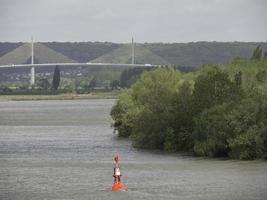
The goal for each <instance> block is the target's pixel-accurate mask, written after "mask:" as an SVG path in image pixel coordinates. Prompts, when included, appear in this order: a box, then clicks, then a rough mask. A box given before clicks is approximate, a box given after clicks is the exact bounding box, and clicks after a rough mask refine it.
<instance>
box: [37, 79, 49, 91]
mask: <svg viewBox="0 0 267 200" xmlns="http://www.w3.org/2000/svg"><path fill="white" fill-rule="evenodd" d="M37 86H38V87H40V88H41V89H43V90H47V89H48V88H49V87H50V83H49V81H48V80H47V79H46V78H42V79H39V80H38V81H37Z"/></svg>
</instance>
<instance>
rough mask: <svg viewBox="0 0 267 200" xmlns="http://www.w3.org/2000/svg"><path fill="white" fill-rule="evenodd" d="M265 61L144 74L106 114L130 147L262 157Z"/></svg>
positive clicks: (266, 131) (266, 117) (266, 141)
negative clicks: (108, 113)
mask: <svg viewBox="0 0 267 200" xmlns="http://www.w3.org/2000/svg"><path fill="white" fill-rule="evenodd" d="M266 70H267V59H266V58H262V59H260V58H257V59H255V58H254V57H253V58H252V59H251V60H246V59H235V60H233V62H232V63H230V64H227V65H221V66H216V65H205V66H203V67H202V68H200V69H199V70H198V71H196V72H194V73H187V74H184V73H181V72H180V71H178V70H175V69H172V68H164V69H163V68H161V69H155V70H151V71H145V72H144V73H143V74H142V75H141V77H140V79H139V80H138V81H137V82H136V83H135V84H134V85H133V86H132V87H131V88H130V89H128V90H127V91H125V92H124V93H123V94H121V95H120V97H119V99H118V101H117V103H116V104H115V105H114V106H113V108H112V110H111V116H112V118H113V120H114V123H113V126H114V129H115V130H116V131H117V132H118V135H119V136H121V137H130V139H131V140H132V142H133V145H134V146H135V147H139V148H151V149H161V150H164V151H169V152H176V151H190V152H193V153H194V154H195V155H198V156H208V157H230V158H234V159H257V158H266V159H267V76H266Z"/></svg>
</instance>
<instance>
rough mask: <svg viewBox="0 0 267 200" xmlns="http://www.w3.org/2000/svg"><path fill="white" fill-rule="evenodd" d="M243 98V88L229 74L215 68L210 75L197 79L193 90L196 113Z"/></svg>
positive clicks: (202, 75) (206, 74)
mask: <svg viewBox="0 0 267 200" xmlns="http://www.w3.org/2000/svg"><path fill="white" fill-rule="evenodd" d="M241 96H242V88H240V87H238V85H237V84H235V83H234V82H232V81H231V80H230V78H229V75H228V73H227V72H225V71H222V70H221V69H219V68H217V67H213V68H212V70H210V71H208V73H203V74H200V75H199V76H198V77H197V78H196V81H195V85H194V90H193V101H194V108H195V112H196V113H199V112H201V111H202V110H204V109H206V108H210V107H212V106H213V105H217V104H222V103H224V102H229V101H237V100H238V99H240V98H241Z"/></svg>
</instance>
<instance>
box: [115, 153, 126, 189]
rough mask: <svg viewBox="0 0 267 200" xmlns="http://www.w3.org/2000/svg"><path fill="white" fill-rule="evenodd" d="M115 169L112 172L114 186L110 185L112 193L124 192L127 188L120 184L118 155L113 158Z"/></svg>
mask: <svg viewBox="0 0 267 200" xmlns="http://www.w3.org/2000/svg"><path fill="white" fill-rule="evenodd" d="M114 161H115V167H114V172H113V177H114V184H113V185H112V191H125V190H126V189H127V188H126V187H125V185H123V183H122V182H121V176H122V174H121V170H120V164H119V161H120V158H119V156H118V155H116V156H115V157H114Z"/></svg>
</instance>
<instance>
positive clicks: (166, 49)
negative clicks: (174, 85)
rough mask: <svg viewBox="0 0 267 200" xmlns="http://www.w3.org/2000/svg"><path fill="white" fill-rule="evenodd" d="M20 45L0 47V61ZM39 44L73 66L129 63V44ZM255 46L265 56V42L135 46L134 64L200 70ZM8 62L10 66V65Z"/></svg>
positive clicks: (247, 53)
mask: <svg viewBox="0 0 267 200" xmlns="http://www.w3.org/2000/svg"><path fill="white" fill-rule="evenodd" d="M23 44H24V43H0V59H1V57H3V56H5V54H7V53H10V52H12V51H13V50H15V49H16V48H18V47H19V46H21V45H23ZM42 44H44V45H45V46H47V47H49V48H51V49H52V50H55V51H57V52H59V53H61V54H63V55H64V56H66V57H68V58H69V59H72V60H74V61H77V62H89V61H93V60H96V61H98V62H99V61H102V60H103V61H105V62H110V63H114V62H116V61H118V58H119V60H122V61H125V62H128V63H129V62H130V60H131V59H130V57H131V48H130V45H129V44H119V43H110V42H48V43H42ZM259 44H260V45H261V48H262V49H263V52H266V51H267V42H264V43H255V42H191V43H144V44H140V43H138V44H137V48H136V62H137V63H138V62H139V63H144V64H145V63H151V64H162V63H163V62H166V64H174V65H176V66H182V67H200V66H201V65H203V64H207V63H213V64H225V63H228V62H230V61H231V60H232V59H233V58H236V57H241V58H250V57H251V55H252V52H253V50H254V49H255V48H256V47H257V46H258V45H259ZM138 51H140V52H138ZM29 54H30V51H29ZM15 57H16V56H15ZM15 57H14V59H15ZM47 60H50V58H47ZM9 62H10V63H13V62H12V61H9ZM155 62H160V63H155ZM14 63H16V62H14ZM1 64H5V63H1ZM6 64H7V63H6Z"/></svg>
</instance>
